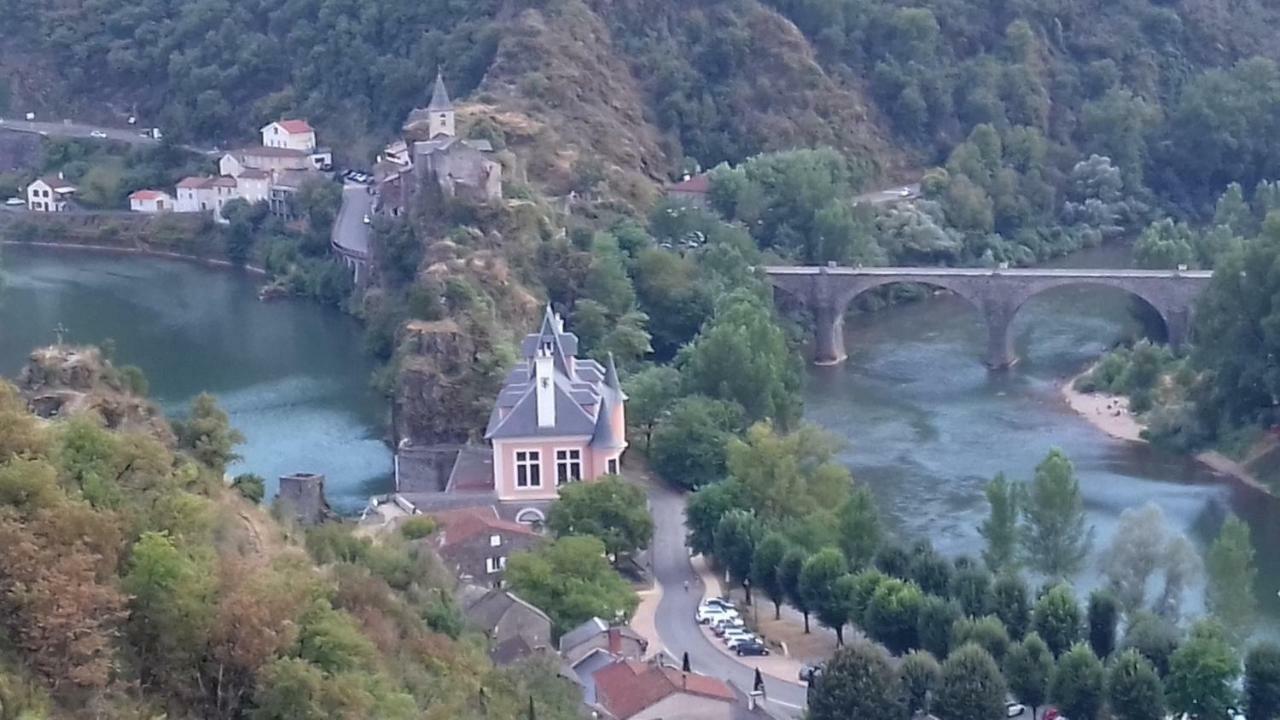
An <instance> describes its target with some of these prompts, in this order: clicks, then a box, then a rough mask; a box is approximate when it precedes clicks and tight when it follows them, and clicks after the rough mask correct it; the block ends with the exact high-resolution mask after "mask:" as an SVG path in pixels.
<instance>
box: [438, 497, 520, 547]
mask: <svg viewBox="0 0 1280 720" xmlns="http://www.w3.org/2000/svg"><path fill="white" fill-rule="evenodd" d="M432 517H434V518H435V519H436V522H438V523H439V524H440V529H439V530H438V531H436V534H435V535H434V536H433V537H434V539H435V545H436V547H438V548H448V547H452V546H454V545H457V544H458V543H462V542H466V541H467V540H470V539H471V538H473V537H475V536H477V535H493V534H497V533H513V534H516V535H526V536H529V537H540V536H539V535H538V533H536V532H534V531H533V530H532V529H530V528H529V527H528V526H527V525H521V524H520V523H517V522H512V521H510V520H503V519H502V518H500V517H498V511H497V510H495V509H494V508H493V506H492V505H490V506H489V507H486V508H465V509H460V510H445V511H443V512H438V513H434V514H433V515H432Z"/></svg>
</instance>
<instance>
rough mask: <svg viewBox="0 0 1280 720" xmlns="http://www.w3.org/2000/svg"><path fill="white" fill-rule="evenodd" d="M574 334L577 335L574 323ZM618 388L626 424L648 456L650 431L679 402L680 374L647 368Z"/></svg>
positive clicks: (651, 433)
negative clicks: (623, 392) (640, 438)
mask: <svg viewBox="0 0 1280 720" xmlns="http://www.w3.org/2000/svg"><path fill="white" fill-rule="evenodd" d="M574 330H575V331H578V324H577V323H576V322H575V323H574ZM622 385H623V389H624V390H626V393H627V424H628V425H630V426H631V427H632V428H633V429H635V430H639V431H640V433H641V435H642V436H643V437H644V449H645V452H648V451H649V450H650V443H651V441H652V438H653V430H654V428H655V427H656V426H657V425H658V423H659V422H660V421H662V419H663V418H664V417H665V416H666V415H667V413H668V412H670V411H671V409H672V407H673V406H674V405H675V404H676V401H677V400H679V399H680V372H679V371H678V370H676V369H675V368H672V367H667V366H665V365H658V366H654V367H649V368H645V369H644V370H641V371H640V372H637V373H635V374H634V375H632V376H630V377H628V378H627V379H626V381H624V382H623V384H622Z"/></svg>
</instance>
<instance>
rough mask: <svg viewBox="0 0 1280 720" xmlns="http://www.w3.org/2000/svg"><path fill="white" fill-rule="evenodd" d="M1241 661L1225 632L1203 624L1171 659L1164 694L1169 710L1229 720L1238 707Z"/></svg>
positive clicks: (1193, 629) (1200, 624)
mask: <svg viewBox="0 0 1280 720" xmlns="http://www.w3.org/2000/svg"><path fill="white" fill-rule="evenodd" d="M1239 676H1240V661H1239V659H1238V658H1237V657H1236V654H1235V652H1234V651H1232V649H1231V646H1230V645H1229V644H1228V643H1227V640H1226V636H1225V634H1224V633H1223V631H1222V628H1221V627H1220V626H1218V625H1216V624H1214V623H1212V622H1208V621H1202V622H1200V623H1198V624H1197V625H1196V626H1195V627H1193V628H1192V629H1191V635H1190V636H1189V637H1188V638H1187V640H1186V642H1184V643H1182V645H1181V646H1179V647H1178V649H1177V650H1175V651H1174V652H1173V655H1172V656H1171V657H1170V658H1169V674H1168V675H1167V676H1166V677H1165V679H1164V683H1165V694H1166V697H1167V699H1168V701H1169V709H1170V710H1173V711H1174V712H1178V713H1187V714H1189V715H1191V716H1192V717H1205V718H1208V717H1227V710H1228V708H1231V707H1235V702H1236V689H1235V682H1236V679H1237V678H1238V677H1239Z"/></svg>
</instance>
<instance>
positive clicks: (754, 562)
mask: <svg viewBox="0 0 1280 720" xmlns="http://www.w3.org/2000/svg"><path fill="white" fill-rule="evenodd" d="M790 549H791V543H790V542H788V541H787V538H786V537H784V536H783V535H782V534H781V533H778V532H770V533H768V534H766V535H765V536H764V537H763V538H762V539H761V540H760V542H758V543H756V547H755V552H754V554H753V555H752V556H751V585H752V586H753V587H755V588H756V589H757V590H759V591H761V592H763V593H764V594H765V595H767V596H768V597H769V599H770V600H772V601H773V616H774V619H775V620H777V619H778V618H780V617H782V607H781V606H782V603H783V602H784V601H786V599H787V597H786V596H787V590H786V586H785V585H783V584H782V577H781V576H780V574H779V572H778V568H779V566H780V565H781V564H782V559H783V558H784V557H785V556H786V554H787V551H789V550H790Z"/></svg>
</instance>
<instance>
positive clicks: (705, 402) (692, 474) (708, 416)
mask: <svg viewBox="0 0 1280 720" xmlns="http://www.w3.org/2000/svg"><path fill="white" fill-rule="evenodd" d="M741 425H742V408H741V407H739V406H738V405H736V404H733V403H729V402H724V401H721V400H712V399H710V398H707V397H702V396H698V395H694V396H690V397H685V398H682V399H681V400H679V401H677V402H676V403H675V405H674V406H673V407H672V408H671V410H670V412H668V413H667V414H666V415H665V416H664V417H662V418H661V419H660V420H659V421H658V424H657V428H656V429H655V430H654V432H653V440H652V445H651V447H650V448H649V460H650V462H651V463H652V464H653V469H654V470H656V471H657V473H658V474H659V475H661V476H662V477H663V478H665V479H666V480H667V481H668V482H672V483H675V484H677V485H680V486H681V487H686V488H690V489H697V488H700V487H703V486H704V485H707V484H709V483H713V482H715V481H717V480H721V479H723V478H724V476H725V455H726V452H725V447H726V445H727V444H728V441H729V438H730V436H731V435H732V434H733V433H735V432H737V431H738V430H740V429H741Z"/></svg>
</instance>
